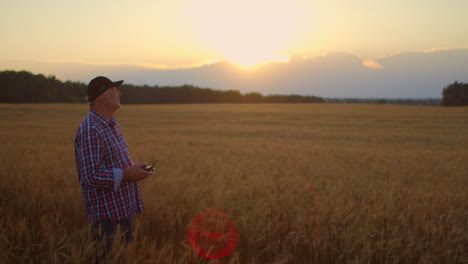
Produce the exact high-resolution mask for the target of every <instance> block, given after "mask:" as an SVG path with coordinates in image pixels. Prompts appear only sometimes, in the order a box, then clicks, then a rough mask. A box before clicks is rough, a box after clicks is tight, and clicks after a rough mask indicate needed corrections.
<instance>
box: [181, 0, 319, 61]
mask: <svg viewBox="0 0 468 264" xmlns="http://www.w3.org/2000/svg"><path fill="white" fill-rule="evenodd" d="M306 5H307V4H306V1H302V0H292V1H267V0H258V1H250V0H238V1H218V0H200V1H193V6H191V7H190V10H191V13H189V14H188V16H192V18H191V19H190V21H191V22H190V25H191V27H192V28H191V31H193V32H195V34H196V35H197V36H198V37H199V38H200V41H201V42H204V43H206V44H207V45H208V46H210V47H211V49H212V50H214V51H216V53H218V54H220V55H221V56H222V57H221V58H220V59H224V60H229V61H232V62H234V63H236V64H238V65H240V66H241V67H242V68H245V69H247V68H253V67H255V66H257V65H258V64H261V63H264V62H275V61H287V60H289V58H288V56H285V55H290V54H292V53H293V52H292V50H291V47H292V46H293V45H295V43H297V41H298V38H299V37H300V34H301V33H303V32H304V30H305V29H304V27H306V26H307V23H305V22H304V21H306V19H307V16H308V15H309V16H310V15H311V13H310V9H309V13H307V14H306V13H305V10H307V8H305V6H306ZM212 10H217V12H212Z"/></svg>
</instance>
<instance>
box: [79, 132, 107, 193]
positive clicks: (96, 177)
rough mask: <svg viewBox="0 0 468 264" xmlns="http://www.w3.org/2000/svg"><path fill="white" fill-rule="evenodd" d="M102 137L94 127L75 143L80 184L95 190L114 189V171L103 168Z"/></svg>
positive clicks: (82, 134) (80, 136) (83, 133)
mask: <svg viewBox="0 0 468 264" xmlns="http://www.w3.org/2000/svg"><path fill="white" fill-rule="evenodd" d="M103 152H104V147H103V142H102V137H101V136H100V135H99V133H98V132H97V130H96V129H95V128H93V127H90V128H87V129H84V130H83V131H82V133H81V135H79V136H78V137H77V139H76V141H75V153H76V162H77V163H78V164H77V165H78V166H77V167H78V173H79V176H80V184H81V185H82V186H83V185H87V186H90V187H94V188H113V187H114V173H113V171H112V169H106V168H101V164H103V159H104V155H103Z"/></svg>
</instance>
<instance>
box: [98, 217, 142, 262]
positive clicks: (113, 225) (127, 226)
mask: <svg viewBox="0 0 468 264" xmlns="http://www.w3.org/2000/svg"><path fill="white" fill-rule="evenodd" d="M118 227H120V233H121V234H122V237H123V238H124V242H125V244H129V243H131V242H132V241H133V226H132V219H131V218H129V219H126V220H120V221H114V220H108V219H102V220H98V221H96V222H94V223H93V224H92V225H91V232H92V234H93V238H94V240H95V241H97V242H98V243H103V240H105V250H104V252H102V253H101V254H98V256H97V257H96V262H97V263H101V262H102V261H104V259H105V258H106V255H107V254H109V252H110V251H111V249H112V243H113V241H114V238H115V235H116V233H117V229H118Z"/></svg>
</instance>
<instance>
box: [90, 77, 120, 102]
mask: <svg viewBox="0 0 468 264" xmlns="http://www.w3.org/2000/svg"><path fill="white" fill-rule="evenodd" d="M123 82H124V81H123V80H122V81H116V82H113V81H111V80H110V79H109V78H107V77H104V76H98V77H96V78H94V79H92V80H91V81H90V82H89V84H88V89H86V95H87V97H86V101H88V102H92V101H93V100H94V99H96V98H97V97H98V96H99V95H101V94H102V93H103V92H105V91H107V89H109V88H112V87H120V86H121V85H122V83H123Z"/></svg>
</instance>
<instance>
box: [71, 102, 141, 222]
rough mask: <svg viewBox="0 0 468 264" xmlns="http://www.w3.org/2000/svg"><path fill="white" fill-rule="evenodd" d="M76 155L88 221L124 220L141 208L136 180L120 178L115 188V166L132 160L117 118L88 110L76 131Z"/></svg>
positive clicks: (139, 211) (122, 167)
mask: <svg viewBox="0 0 468 264" xmlns="http://www.w3.org/2000/svg"><path fill="white" fill-rule="evenodd" d="M75 159H76V168H77V170H78V178H79V181H80V185H81V190H82V192H83V199H84V206H85V211H86V217H87V218H88V220H89V221H92V222H95V221H98V220H101V219H109V220H124V219H128V218H130V217H132V216H134V215H136V214H139V213H141V212H143V202H142V200H141V195H140V191H139V188H138V184H137V183H136V182H129V181H122V182H121V183H120V186H118V189H117V190H114V169H116V168H117V169H124V168H128V167H131V166H132V164H133V162H132V161H131V159H130V154H129V152H128V147H127V143H126V142H125V139H124V137H123V135H122V132H121V130H120V126H119V124H118V123H117V120H115V119H114V118H112V119H111V120H110V121H108V120H106V119H104V118H103V117H102V116H100V115H99V114H97V113H96V112H95V111H93V110H90V112H89V114H88V115H87V116H86V118H85V119H84V120H83V122H81V124H80V127H79V128H78V131H77V133H76V138H75Z"/></svg>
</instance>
